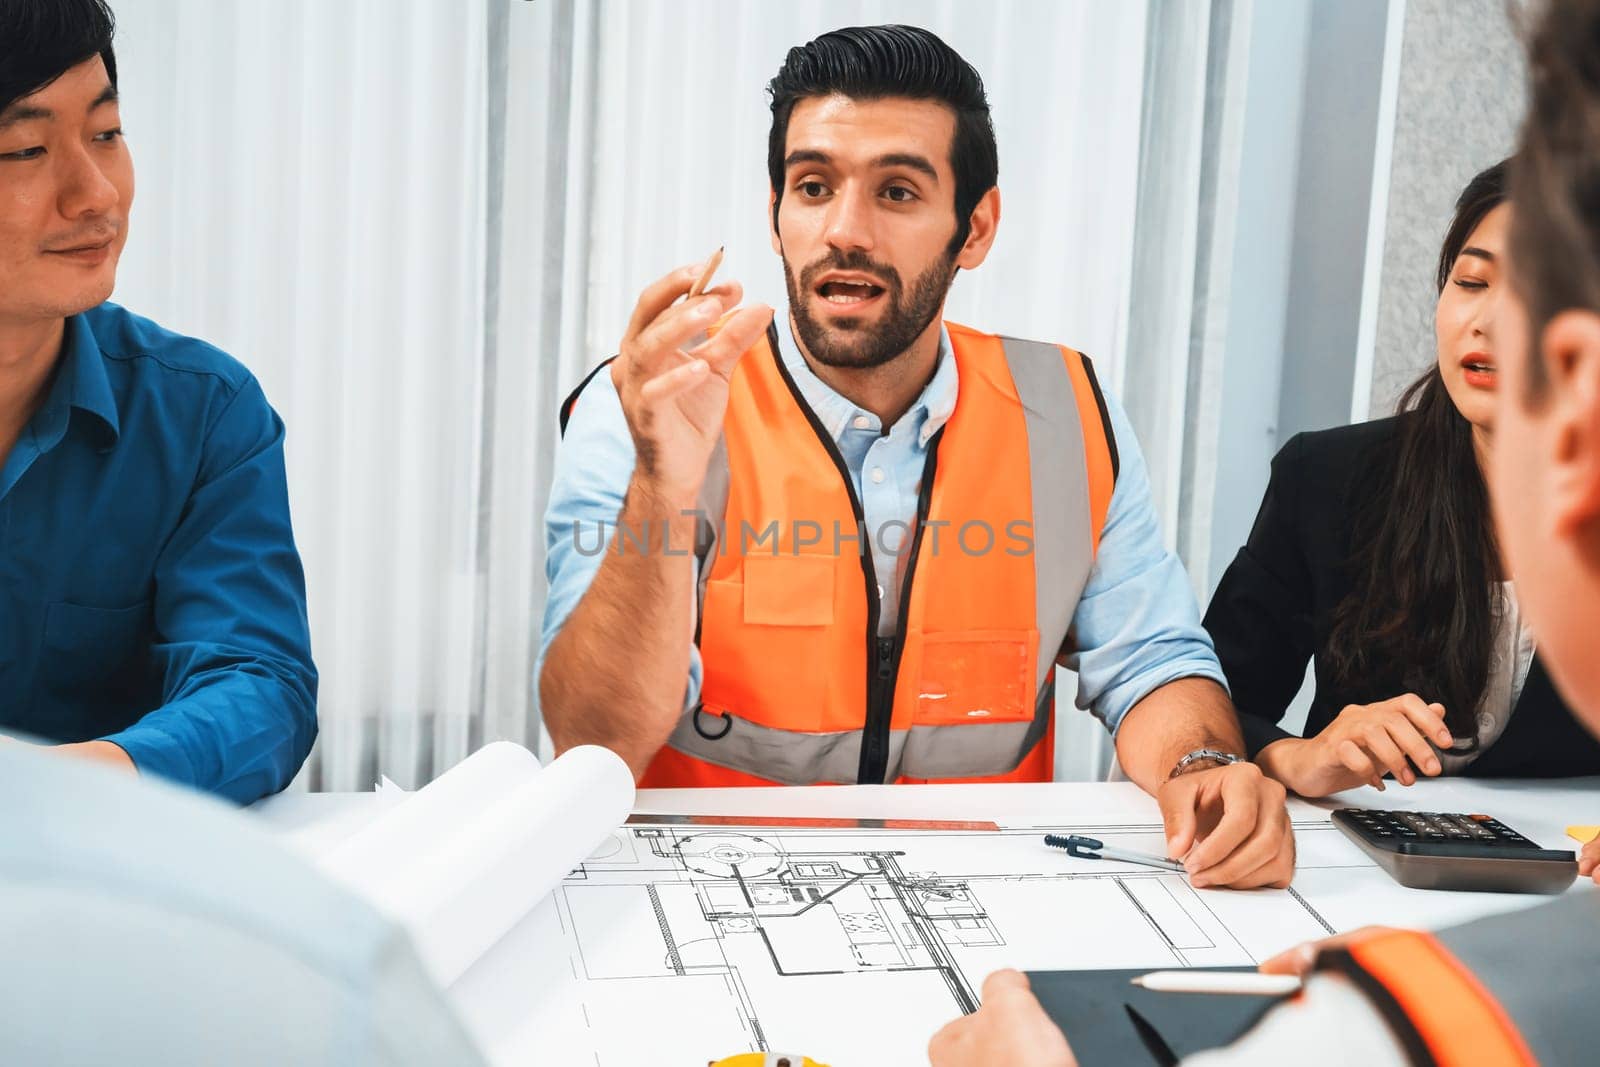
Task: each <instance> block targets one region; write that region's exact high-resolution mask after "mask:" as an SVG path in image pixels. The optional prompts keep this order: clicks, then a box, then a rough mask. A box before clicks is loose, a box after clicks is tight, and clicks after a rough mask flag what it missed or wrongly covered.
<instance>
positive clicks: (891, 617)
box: [539, 316, 1227, 734]
mask: <svg viewBox="0 0 1600 1067" xmlns="http://www.w3.org/2000/svg"><path fill="white" fill-rule="evenodd" d="M780 322H787V316H785V317H784V318H783V319H782V320H780ZM778 335H779V357H780V358H781V359H782V360H783V361H784V365H785V366H786V367H787V368H788V370H789V373H790V375H791V376H792V377H793V378H794V381H795V384H796V386H798V387H799V389H800V393H801V395H802V396H804V397H805V400H806V403H807V404H809V405H810V406H811V409H812V411H813V412H814V413H815V414H816V415H817V417H818V419H819V420H820V421H821V423H822V425H823V427H824V428H825V429H826V430H827V431H828V433H829V434H831V435H832V437H833V439H834V442H835V443H836V444H837V445H838V448H839V454H840V455H841V456H842V457H843V458H844V462H845V467H846V468H847V469H848V470H849V471H850V478H851V481H852V482H854V484H855V489H856V495H857V496H858V497H859V498H860V500H861V509H862V518H863V520H864V522H865V526H866V529H867V531H868V533H869V535H871V536H870V541H871V545H872V556H873V559H872V562H873V567H874V571H875V573H876V574H877V575H878V581H879V583H880V584H881V585H882V609H883V610H882V613H881V614H880V626H879V633H880V635H887V634H892V633H894V632H895V628H896V626H897V625H898V622H899V620H898V618H897V615H898V612H899V607H900V595H899V591H900V582H901V579H902V577H903V575H904V568H905V564H906V563H907V562H908V561H909V559H910V553H909V551H907V550H908V549H909V548H910V538H909V535H906V536H899V537H897V534H900V532H901V531H902V530H909V529H910V527H911V525H912V523H913V522H914V520H915V518H916V513H917V495H918V490H919V486H920V482H921V479H922V472H923V467H924V464H925V463H926V462H927V458H928V442H929V441H930V440H931V439H932V438H933V435H934V434H935V433H937V432H938V430H939V428H940V427H942V426H943V425H944V424H945V421H946V420H947V419H949V417H950V413H951V412H952V411H954V410H955V404H956V397H957V395H958V394H959V392H960V380H959V376H958V374H957V370H956V361H955V360H954V359H953V358H952V357H951V356H950V338H949V335H948V333H946V332H945V331H944V330H940V333H939V360H938V365H937V368H936V369H935V371H934V374H933V377H932V378H931V379H930V380H929V382H928V384H927V386H926V387H925V388H924V389H923V391H922V393H921V394H920V395H919V396H918V397H917V400H916V403H914V404H913V405H912V406H911V408H910V410H908V411H907V412H906V413H905V414H904V415H902V416H901V417H900V419H899V421H897V422H896V423H895V424H894V425H893V426H891V427H890V428H889V432H888V433H884V432H883V426H882V424H881V422H880V421H879V419H878V417H877V416H876V415H874V414H872V413H871V412H870V411H866V410H864V409H862V408H859V407H857V406H856V405H855V404H854V403H852V402H851V401H850V400H848V399H846V398H845V397H843V396H841V395H840V394H839V393H838V392H836V391H835V390H833V389H832V388H831V387H829V386H828V385H827V384H826V383H825V382H823V381H822V379H820V378H818V377H817V375H816V374H815V373H814V372H813V371H812V370H811V367H810V365H809V364H808V363H806V361H805V359H804V357H802V356H801V354H800V351H799V347H798V345H796V344H795V342H794V339H793V337H792V336H791V334H790V332H789V330H788V329H786V328H783V327H782V326H780V328H779V330H778ZM1105 400H1106V409H1107V411H1108V412H1109V414H1110V417H1111V428H1112V432H1113V433H1114V434H1115V436H1116V442H1117V455H1118V457H1119V459H1120V461H1121V462H1120V470H1119V472H1118V475H1117V484H1116V489H1115V490H1114V491H1113V493H1112V495H1111V507H1110V509H1109V511H1108V512H1107V514H1106V521H1105V526H1104V527H1103V528H1102V529H1101V531H1100V549H1099V552H1098V553H1097V554H1096V556H1095V562H1094V566H1093V568H1092V569H1091V570H1090V573H1089V580H1088V583H1087V584H1086V585H1085V586H1084V590H1083V594H1082V596H1081V597H1080V598H1079V600H1078V607H1077V609H1076V611H1075V612H1074V614H1073V619H1072V629H1073V636H1074V641H1073V644H1072V646H1071V648H1070V649H1069V650H1068V651H1067V652H1066V654H1065V655H1064V656H1063V658H1062V663H1063V664H1064V665H1065V666H1067V667H1068V668H1070V669H1072V670H1073V671H1075V672H1077V676H1078V696H1077V704H1078V707H1080V708H1084V709H1087V710H1089V711H1092V712H1093V713H1094V714H1095V715H1096V716H1097V717H1099V718H1100V720H1101V721H1102V722H1104V723H1105V725H1106V727H1107V729H1109V730H1111V731H1112V733H1113V734H1115V732H1116V730H1117V728H1118V727H1119V726H1120V725H1121V723H1122V720H1123V717H1124V716H1126V715H1127V713H1128V712H1129V710H1130V709H1132V708H1133V706H1134V705H1135V704H1137V703H1138V702H1139V701H1141V700H1143V699H1144V698H1145V697H1146V696H1148V695H1149V694H1150V693H1152V692H1154V691H1155V690H1156V689H1159V688H1160V687H1161V686H1163V685H1166V684H1167V683H1168V682H1172V681H1176V680H1178V679H1179V678H1194V677H1199V678H1210V679H1212V680H1213V681H1215V682H1217V683H1218V684H1219V685H1223V686H1226V685H1227V682H1226V680H1225V679H1224V678H1223V675H1222V667H1221V666H1220V665H1219V664H1218V662H1217V657H1216V653H1215V652H1214V651H1213V649H1212V646H1211V638H1210V637H1209V636H1208V635H1207V634H1206V632H1205V630H1203V629H1202V628H1201V626H1200V615H1199V611H1198V609H1197V608H1196V606H1195V600H1194V593H1193V592H1192V591H1191V590H1190V588H1189V581H1188V577H1187V576H1186V575H1185V573H1184V570H1183V564H1182V563H1181V562H1179V560H1178V558H1177V557H1176V556H1175V555H1173V554H1172V552H1170V551H1168V549H1167V548H1166V546H1165V545H1164V544H1162V541H1161V530H1160V526H1159V524H1158V522H1157V520H1156V512H1155V502H1154V499H1153V498H1152V496H1151V493H1150V479H1149V475H1148V473H1147V471H1146V469H1145V463H1144V456H1143V454H1142V453H1141V452H1140V451H1139V444H1138V441H1137V440H1136V439H1135V437H1134V433H1133V426H1132V425H1131V424H1130V423H1129V422H1128V417H1127V415H1126V414H1125V413H1124V412H1123V410H1122V406H1121V405H1120V404H1118V403H1117V402H1116V400H1115V399H1113V398H1112V397H1111V396H1110V394H1107V395H1106V397H1105ZM633 467H634V449H633V438H632V436H631V435H630V434H629V432H628V424H627V420H626V419H625V418H624V416H623V413H622V403H621V401H620V399H619V398H618V397H617V391H616V387H615V386H614V385H613V384H612V382H611V376H610V375H609V374H604V373H602V374H597V375H595V377H594V379H593V380H592V381H591V382H590V383H589V385H588V386H587V387H586V388H585V389H584V391H583V397H582V399H581V401H580V402H579V403H578V405H577V406H576V407H575V408H574V409H573V412H572V418H571V421H570V422H569V423H568V425H567V432H566V439H565V440H564V442H563V443H562V448H561V451H560V453H559V454H558V456H557V458H556V468H555V479H554V484H553V485H552V486H551V490H550V502H549V506H548V508H547V509H546V511H545V546H546V556H545V574H546V577H548V579H549V582H550V592H549V596H548V598H547V599H546V601H545V613H544V634H543V638H542V644H541V647H540V651H539V668H540V669H542V668H543V664H544V656H545V654H546V653H547V652H548V651H549V648H550V642H551V641H552V640H554V638H555V635H556V634H557V633H558V632H559V631H560V629H561V626H562V624H564V623H565V622H566V620H567V616H569V615H570V614H572V609H573V608H574V607H576V606H577V603H578V601H579V600H580V599H582V597H583V594H584V592H585V591H586V590H587V589H588V588H589V583H590V582H591V581H593V580H594V576H595V573H596V572H597V571H598V570H599V569H600V564H601V562H602V561H603V560H604V558H605V554H604V553H596V552H595V551H594V546H595V544H596V543H597V542H598V540H599V534H598V530H599V527H600V524H602V523H603V524H605V528H606V530H607V535H608V536H609V533H610V532H611V531H612V530H614V528H615V523H616V519H617V516H618V515H619V514H621V511H622V498H623V496H624V494H625V493H626V492H627V488H628V481H629V479H630V478H631V477H632V474H633ZM889 524H894V525H889ZM880 530H882V531H884V534H883V536H881V537H880V536H878V531H880ZM579 531H582V535H581V541H580V540H579V537H578V533H579ZM580 544H581V545H582V546H583V548H584V549H585V551H579V545H580ZM619 669H622V668H621V665H619ZM701 675H702V668H701V663H700V652H699V649H694V650H692V651H691V653H690V660H689V685H688V690H687V694H686V706H689V705H692V704H693V703H694V702H695V701H696V700H698V699H699V692H700V679H701Z"/></svg>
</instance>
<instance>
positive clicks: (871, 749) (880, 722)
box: [857, 426, 944, 785]
mask: <svg viewBox="0 0 1600 1067" xmlns="http://www.w3.org/2000/svg"><path fill="white" fill-rule="evenodd" d="M943 437H944V427H942V426H941V427H940V428H939V429H938V431H937V432H935V433H934V435H933V437H932V438H931V439H929V441H928V458H927V460H925V461H924V462H923V465H922V484H921V486H919V487H918V489H917V532H916V533H915V534H914V535H913V536H912V538H911V558H910V559H909V560H907V561H906V573H905V578H904V579H903V580H902V581H901V583H900V611H899V614H898V615H897V616H896V625H895V628H894V637H893V638H887V637H885V638H881V639H880V640H879V641H878V645H879V648H880V650H881V649H882V647H883V646H885V645H887V646H889V660H888V667H887V669H888V679H889V681H888V685H887V686H886V687H885V689H884V690H880V692H879V694H878V700H877V701H875V702H874V703H873V704H872V705H871V706H869V707H868V708H867V725H866V731H865V736H864V737H863V738H862V742H861V772H860V773H859V774H858V775H857V777H858V779H859V780H860V781H862V782H866V783H871V784H874V785H876V784H880V783H882V782H883V780H884V777H885V775H886V774H887V773H888V769H889V734H890V732H891V731H890V725H891V722H892V720H893V718H894V693H895V679H896V677H897V676H898V675H899V673H900V657H901V655H902V654H903V653H904V652H905V649H906V614H907V612H908V611H909V610H910V608H911V583H912V581H913V580H914V579H915V578H916V576H917V560H918V559H920V558H921V557H922V534H923V531H925V530H926V529H927V528H928V511H929V509H930V507H931V506H932V504H933V477H934V475H935V474H936V473H938V469H939V442H940V440H941V439H943ZM873 632H874V633H876V632H877V630H876V628H874V630H873ZM881 672H882V668H880V673H881ZM869 760H870V762H869Z"/></svg>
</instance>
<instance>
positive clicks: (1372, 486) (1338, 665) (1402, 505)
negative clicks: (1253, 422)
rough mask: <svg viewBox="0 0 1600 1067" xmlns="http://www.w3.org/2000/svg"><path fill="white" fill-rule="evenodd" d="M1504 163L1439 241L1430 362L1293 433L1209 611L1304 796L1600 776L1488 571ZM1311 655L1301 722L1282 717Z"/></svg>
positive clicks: (1243, 690) (1272, 754)
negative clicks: (1396, 786)
mask: <svg viewBox="0 0 1600 1067" xmlns="http://www.w3.org/2000/svg"><path fill="white" fill-rule="evenodd" d="M1505 196H1506V193H1505V164H1503V163H1502V164H1497V165H1496V166H1493V167H1491V168H1489V169H1488V170H1486V171H1484V172H1483V173H1482V174H1479V175H1478V176H1477V177H1475V178H1474V179H1473V180H1472V182H1471V183H1470V184H1469V185H1468V186H1467V188H1466V190H1465V191H1464V192H1463V193H1462V194H1461V198H1460V200H1459V201H1457V204H1456V215H1455V219H1454V221H1453V223H1452V224H1451V227H1450V231H1449V233H1448V234H1447V235H1446V237H1445V241H1444V248H1443V249H1442V251H1441V253H1440V257H1439V272H1438V285H1439V303H1438V306H1437V311H1436V314H1435V331H1436V339H1437V347H1438V361H1437V363H1436V365H1435V366H1434V367H1432V368H1431V369H1430V370H1429V371H1428V373H1427V374H1425V375H1424V376H1423V377H1422V378H1421V379H1419V380H1418V381H1417V382H1416V383H1414V384H1413V385H1412V386H1411V388H1410V389H1408V390H1407V391H1406V393H1405V395H1404V397H1403V398H1402V399H1401V401H1400V414H1399V415H1397V416H1395V417H1394V418H1389V419H1381V420H1378V421H1376V422H1368V423H1362V424H1359V425H1355V426H1345V427H1341V428H1339V429H1335V430H1325V431H1322V432H1320V433H1307V434H1300V435H1298V436H1296V437H1294V438H1293V439H1291V440H1290V441H1289V443H1288V444H1286V445H1285V446H1284V447H1283V450H1282V451H1281V452H1279V453H1278V455H1277V457H1276V458H1275V459H1274V460H1273V462H1272V478H1271V482H1270V483H1269V485H1268V486H1267V492H1266V496H1265V498H1264V499H1263V500H1262V503H1261V511H1260V513H1259V514H1258V515H1257V517H1256V522H1255V527H1254V528H1253V529H1252V530H1251V532H1250V539H1249V542H1248V543H1247V544H1246V545H1245V546H1244V548H1242V549H1241V550H1240V551H1239V554H1238V556H1237V557H1236V558H1235V559H1234V561H1233V563H1232V564H1230V565H1229V567H1228V570H1227V572H1226V573H1225V574H1224V575H1223V577H1222V582H1221V584H1220V585H1219V586H1218V588H1217V592H1216V595H1215V596H1214V597H1213V598H1212V600H1211V606H1210V609H1209V610H1208V611H1207V612H1206V618H1205V626H1206V629H1207V630H1208V631H1209V632H1210V633H1211V637H1212V639H1213V640H1214V641H1215V642H1216V648H1217V655H1218V657H1219V658H1220V659H1221V661H1222V669H1223V671H1224V673H1225V674H1226V675H1227V677H1228V682H1229V684H1230V686H1231V687H1232V689H1233V701H1234V705H1235V706H1236V707H1237V708H1238V709H1239V719H1240V723H1241V724H1242V726H1243V729H1244V736H1245V742H1246V745H1247V747H1248V748H1249V749H1250V754H1251V756H1253V757H1254V758H1255V759H1256V761H1257V762H1258V763H1259V764H1260V765H1261V767H1262V769H1263V770H1264V771H1265V772H1266V773H1267V774H1269V775H1270V776H1272V777H1274V778H1276V779H1278V780H1279V781H1280V782H1282V783H1283V784H1284V785H1285V786H1287V787H1288V788H1290V789H1292V790H1294V791H1295V792H1297V793H1299V794H1301V795H1302V796H1325V795H1327V794H1328V793H1332V792H1336V791H1338V790H1340V789H1347V788H1350V787H1351V786H1355V785H1360V784H1362V783H1364V782H1370V783H1372V784H1374V785H1376V786H1378V787H1379V788H1380V789H1381V788H1382V787H1383V786H1382V779H1383V777H1384V776H1385V775H1393V777H1394V778H1395V779H1397V780H1398V781H1400V782H1401V783H1402V784H1404V785H1410V784H1411V783H1412V782H1414V781H1416V778H1417V775H1418V773H1419V772H1420V773H1421V774H1424V775H1437V774H1467V775H1481V776H1494V777H1555V776H1564V775H1582V774H1600V743H1597V742H1596V741H1595V739H1594V738H1593V737H1592V736H1591V735H1590V734H1589V733H1588V731H1587V730H1585V729H1583V727H1582V726H1580V725H1579V724H1578V723H1577V722H1576V721H1575V720H1574V719H1573V717H1572V715H1571V713H1570V712H1569V711H1568V710H1567V708H1566V705H1565V704H1564V703H1563V702H1562V700H1561V698H1560V697H1559V696H1558V695H1557V694H1556V692H1555V690H1554V688H1553V687H1552V686H1551V684H1550V679H1549V677H1548V676H1547V675H1546V674H1545V672H1544V669H1543V667H1542V666H1541V664H1540V663H1539V659H1538V656H1537V653H1536V652H1535V651H1534V639H1533V635H1532V634H1531V633H1529V632H1528V631H1527V630H1526V628H1525V627H1523V626H1522V625H1521V616H1520V612H1519V611H1518V610H1517V605H1516V597H1515V593H1514V585H1513V584H1512V583H1511V581H1510V576H1509V575H1505V574H1503V573H1502V566H1501V562H1500V555H1499V551H1498V549H1497V548H1496V545H1495V542H1494V534H1493V525H1492V523H1491V521H1490V517H1489V513H1488V506H1489V505H1488V495H1487V492H1486V490H1485V488H1484V482H1483V475H1482V472H1481V469H1480V463H1481V461H1482V458H1483V456H1484V455H1485V454H1486V453H1485V450H1486V449H1487V448H1488V447H1489V443H1490V435H1491V432H1492V419H1493V413H1494V388H1495V384H1496V374H1495V369H1494V341H1495V337H1494V333H1495V318H1496V312H1497V310H1498V301H1499V297H1500V293H1501V291H1502V285H1503V284H1504V283H1503V271H1504V247H1505V245H1504V240H1503V237H1504V233H1505V224H1506V220H1507V215H1508V212H1509V205H1507V204H1505V202H1504V201H1505ZM1313 657H1314V659H1315V677H1316V696H1315V699H1314V701H1313V703H1312V705H1311V710H1310V714H1309V715H1308V717H1307V720H1306V727H1305V736H1304V737H1296V736H1294V735H1293V734H1290V733H1288V732H1287V731H1285V730H1283V729H1282V728H1281V727H1280V726H1279V725H1278V722H1279V720H1280V719H1282V718H1283V715H1284V712H1285V711H1286V710H1287V708H1288V705H1289V703H1290V701H1291V700H1293V699H1294V696H1295V693H1296V692H1297V691H1298V690H1299V688H1300V684H1301V682H1302V680H1303V679H1304V677H1305V665H1306V660H1307V659H1309V658H1313Z"/></svg>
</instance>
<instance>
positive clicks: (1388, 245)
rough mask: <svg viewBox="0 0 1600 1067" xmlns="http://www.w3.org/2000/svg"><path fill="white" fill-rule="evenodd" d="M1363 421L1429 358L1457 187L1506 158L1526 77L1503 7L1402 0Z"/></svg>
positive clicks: (1387, 406) (1473, 1)
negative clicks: (1439, 272) (1442, 247)
mask: <svg viewBox="0 0 1600 1067" xmlns="http://www.w3.org/2000/svg"><path fill="white" fill-rule="evenodd" d="M1400 56H1401V59H1400V64H1401V65H1400V86H1399V96H1398V99H1397V101H1396V108H1395V131H1394V161H1393V165H1392V167H1391V169H1390V177H1389V210H1388V216H1387V218H1388V221H1387V223H1386V226H1385V230H1384V247H1383V275H1382V287H1381V290H1380V295H1379V297H1378V330H1377V344H1376V348H1375V350H1374V354H1373V365H1372V391H1371V397H1370V407H1369V411H1368V414H1369V416H1370V417H1378V416H1381V415H1387V414H1390V413H1391V412H1392V411H1393V410H1394V405H1395V401H1396V400H1397V399H1398V398H1399V396H1400V393H1401V391H1402V390H1404V388H1405V387H1406V386H1407V385H1408V384H1410V382H1411V381H1412V380H1413V379H1414V378H1416V376H1417V375H1418V374H1420V373H1422V371H1423V369H1425V368H1426V367H1427V366H1428V364H1429V363H1430V362H1431V361H1432V360H1433V359H1434V340H1433V305H1434V299H1435V296H1436V292H1435V289H1434V284H1433V272H1434V269H1435V266H1436V262H1437V260H1438V256H1439V242H1440V241H1441V240H1442V239H1443V237H1444V232H1445V230H1446V228H1447V227H1448V226H1449V224H1450V214H1451V209H1452V208H1453V207H1454V205H1455V198H1456V197H1457V195H1459V194H1460V192H1461V188H1462V186H1464V185H1466V183H1467V181H1468V180H1469V179H1470V178H1471V177H1472V176H1473V175H1474V174H1476V173H1477V172H1478V171H1480V170H1482V169H1483V168H1484V167H1487V166H1489V165H1490V164H1491V163H1494V162H1496V161H1497V160H1499V159H1501V158H1503V157H1504V156H1506V155H1508V154H1509V153H1510V151H1511V149H1512V147H1513V144H1514V142H1515V138H1516V128H1517V123H1518V121H1519V120H1520V118H1521V115H1522V107H1523V100H1524V89H1523V79H1524V72H1525V68H1524V65H1523V59H1522V48H1521V45H1520V44H1519V43H1518V41H1517V38H1516V34H1515V31H1514V29H1513V27H1512V25H1511V20H1510V17H1509V15H1508V12H1507V8H1506V2H1505V0H1410V2H1409V4H1408V5H1407V8H1406V20H1405V31H1404V38H1403V45H1402V49H1401V53H1400Z"/></svg>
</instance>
